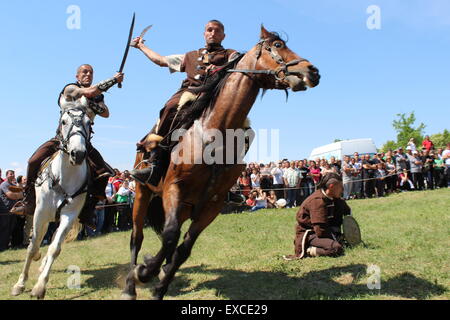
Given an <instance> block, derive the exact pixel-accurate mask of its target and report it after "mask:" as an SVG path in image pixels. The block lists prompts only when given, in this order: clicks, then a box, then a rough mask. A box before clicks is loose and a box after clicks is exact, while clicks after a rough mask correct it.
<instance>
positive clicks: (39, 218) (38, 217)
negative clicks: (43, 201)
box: [11, 206, 48, 296]
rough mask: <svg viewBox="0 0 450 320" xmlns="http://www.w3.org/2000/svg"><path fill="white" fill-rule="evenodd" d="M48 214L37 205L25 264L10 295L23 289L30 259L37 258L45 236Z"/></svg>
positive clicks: (15, 294)
mask: <svg viewBox="0 0 450 320" xmlns="http://www.w3.org/2000/svg"><path fill="white" fill-rule="evenodd" d="M47 217H48V215H46V214H45V212H44V211H43V208H42V207H41V206H39V207H38V208H37V209H36V211H35V214H34V218H33V236H32V238H31V241H30V244H29V245H28V249H27V256H26V258H25V264H24V266H23V269H22V273H21V274H20V276H19V280H18V281H17V283H16V284H15V285H14V287H13V288H12V290H11V295H13V296H17V295H19V294H21V293H22V292H23V291H24V290H25V282H26V281H27V280H28V272H29V270H30V265H31V262H32V260H35V261H36V260H39V257H40V254H39V247H40V245H41V242H42V239H43V238H44V236H45V233H46V232H47V228H48V220H47Z"/></svg>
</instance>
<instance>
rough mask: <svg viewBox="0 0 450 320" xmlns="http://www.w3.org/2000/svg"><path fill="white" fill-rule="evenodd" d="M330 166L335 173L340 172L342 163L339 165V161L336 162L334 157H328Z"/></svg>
mask: <svg viewBox="0 0 450 320" xmlns="http://www.w3.org/2000/svg"><path fill="white" fill-rule="evenodd" d="M330 166H331V167H332V168H334V172H335V173H339V172H341V167H342V162H341V163H339V160H336V157H334V156H331V157H330Z"/></svg>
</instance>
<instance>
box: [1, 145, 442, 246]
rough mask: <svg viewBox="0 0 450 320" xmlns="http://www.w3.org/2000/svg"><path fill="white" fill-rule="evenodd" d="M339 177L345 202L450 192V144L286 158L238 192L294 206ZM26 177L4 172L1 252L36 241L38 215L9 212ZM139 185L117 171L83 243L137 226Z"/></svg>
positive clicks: (255, 171)
mask: <svg viewBox="0 0 450 320" xmlns="http://www.w3.org/2000/svg"><path fill="white" fill-rule="evenodd" d="M328 172H334V173H338V174H340V175H341V176H342V180H343V183H344V193H343V197H344V199H346V200H348V199H363V198H372V197H383V196H385V195H386V194H389V193H393V192H401V191H412V190H425V189H430V190H431V189H435V188H450V143H448V144H447V147H446V148H445V149H435V148H434V146H433V143H432V142H431V141H430V140H429V139H428V137H427V138H426V139H425V140H424V142H423V144H422V148H421V150H418V148H416V146H415V144H414V141H413V140H411V141H410V142H409V143H408V145H407V146H406V147H405V150H403V148H399V149H397V150H389V151H388V152H386V153H377V154H374V155H370V154H364V155H360V154H358V153H357V152H355V153H354V154H353V155H347V156H345V157H344V159H342V160H340V159H336V158H335V157H331V158H330V159H329V160H326V159H319V158H317V159H314V160H307V159H303V160H295V161H289V160H288V159H283V160H280V161H278V162H271V163H269V164H262V163H261V164H257V163H249V164H248V165H247V167H246V169H245V171H243V172H242V173H241V175H240V176H239V178H238V179H237V181H236V185H235V186H234V187H233V189H232V191H233V192H234V193H238V194H241V195H242V196H244V197H245V205H246V206H247V209H248V210H251V211H256V210H259V209H264V208H280V207H288V208H292V207H295V206H300V204H301V203H302V201H303V200H304V199H306V198H307V197H308V196H309V195H310V194H311V193H313V192H314V191H315V190H316V185H317V184H318V183H319V181H320V179H321V177H322V176H324V175H325V174H326V173H328ZM25 182H26V177H23V176H17V177H16V176H15V172H14V171H13V170H8V171H6V175H5V178H4V179H3V178H2V172H1V169H0V251H3V250H6V249H8V248H23V247H26V246H27V245H28V243H29V241H30V236H31V230H32V224H33V217H32V216H18V215H14V214H11V213H9V210H10V209H11V208H12V207H13V205H14V204H15V202H16V201H18V200H19V199H20V195H18V194H17V193H12V192H10V191H9V189H8V187H9V186H10V185H20V186H24V185H25ZM135 185H136V184H135V181H134V180H133V179H132V178H131V176H130V173H129V172H128V171H127V170H125V171H123V172H120V171H119V170H118V169H115V176H114V177H111V178H110V179H109V181H108V185H107V187H106V190H105V193H106V200H104V201H101V202H99V203H98V204H97V207H96V210H95V214H96V223H97V225H96V230H95V231H92V230H91V229H84V228H83V229H82V230H81V232H80V234H79V235H78V239H80V240H81V239H83V238H85V237H94V236H98V235H101V234H105V233H110V232H115V231H125V230H129V229H131V228H132V216H131V213H132V207H133V202H134V194H135ZM57 226H58V224H57V222H53V223H50V225H49V227H48V231H47V234H46V235H45V237H44V241H43V244H44V245H45V244H48V243H49V242H50V241H51V238H52V236H53V233H54V232H55V231H56V229H57Z"/></svg>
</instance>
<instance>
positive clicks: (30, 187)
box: [10, 183, 36, 216]
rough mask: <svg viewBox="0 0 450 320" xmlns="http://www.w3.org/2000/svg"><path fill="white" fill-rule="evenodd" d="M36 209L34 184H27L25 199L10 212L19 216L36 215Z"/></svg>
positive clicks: (17, 203)
mask: <svg viewBox="0 0 450 320" xmlns="http://www.w3.org/2000/svg"><path fill="white" fill-rule="evenodd" d="M35 209H36V191H35V190H34V183H30V184H27V185H26V186H25V189H24V198H23V199H22V200H20V201H18V202H16V204H15V205H14V206H13V207H12V208H11V210H10V212H11V213H14V214H18V215H29V216H32V215H33V214H34V210H35Z"/></svg>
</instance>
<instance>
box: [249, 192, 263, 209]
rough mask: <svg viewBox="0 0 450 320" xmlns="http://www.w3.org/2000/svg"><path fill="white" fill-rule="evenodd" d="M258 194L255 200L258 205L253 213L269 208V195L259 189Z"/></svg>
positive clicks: (254, 207)
mask: <svg viewBox="0 0 450 320" xmlns="http://www.w3.org/2000/svg"><path fill="white" fill-rule="evenodd" d="M256 192H257V197H256V199H255V200H256V203H255V205H254V206H253V207H252V208H251V209H250V211H251V212H254V211H256V210H260V209H266V208H267V194H266V193H265V192H264V191H263V190H262V189H261V188H257V189H256Z"/></svg>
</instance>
